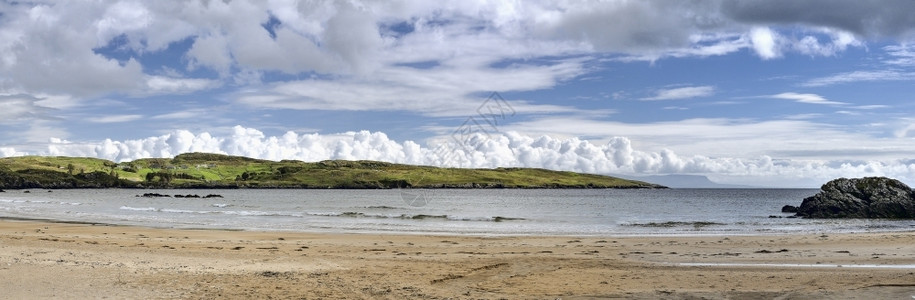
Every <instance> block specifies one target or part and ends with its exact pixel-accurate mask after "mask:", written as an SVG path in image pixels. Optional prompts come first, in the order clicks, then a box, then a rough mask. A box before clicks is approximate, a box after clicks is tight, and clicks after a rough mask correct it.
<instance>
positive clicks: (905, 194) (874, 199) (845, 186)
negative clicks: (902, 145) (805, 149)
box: [797, 177, 915, 219]
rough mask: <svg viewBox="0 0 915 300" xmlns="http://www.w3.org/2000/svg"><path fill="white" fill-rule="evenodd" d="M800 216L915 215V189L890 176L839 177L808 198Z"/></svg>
mask: <svg viewBox="0 0 915 300" xmlns="http://www.w3.org/2000/svg"><path fill="white" fill-rule="evenodd" d="M797 215H798V216H801V217H807V218H890V219H913V218H915V192H913V191H912V189H911V188H909V187H908V186H907V185H905V184H904V183H902V182H900V181H899V180H895V179H890V178H886V177H865V178H852V179H847V178H839V179H835V180H832V181H830V182H828V183H826V184H824V185H823V187H822V188H821V190H820V192H819V193H817V194H816V195H814V196H811V197H807V198H806V199H804V201H803V202H802V203H801V206H799V207H798V210H797Z"/></svg>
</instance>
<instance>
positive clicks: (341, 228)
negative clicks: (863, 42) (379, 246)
mask: <svg viewBox="0 0 915 300" xmlns="http://www.w3.org/2000/svg"><path fill="white" fill-rule="evenodd" d="M817 191H818V190H816V189H642V190H640V189H429V190H426V189H392V190H336V189H334V190H308V189H279V190H264V189H233V190H175V189H168V190H138V189H74V190H50V191H49V190H35V189H33V190H7V191H6V192H3V193H0V218H6V219H37V220H52V221H61V222H77V223H93V224H114V225H135V226H146V227H156V228H193V229H222V230H257V231H298V232H327V233H380V234H390V233H394V234H436V235H439V234H441V235H482V236H499V235H526V236H527V235H534V236H646V235H737V234H739V235H770V234H789V233H824V234H825V233H851V232H892V231H913V230H915V220H866V219H844V220H839V219H803V218H791V217H790V216H791V215H792V214H788V213H782V212H781V207H782V206H784V205H795V206H798V205H800V203H801V201H802V200H803V199H804V198H805V197H809V196H812V195H814V194H816V193H817ZM146 193H158V194H162V195H168V196H172V197H143V196H142V195H143V194H146ZM176 195H178V196H188V195H191V196H193V195H197V196H201V198H196V197H173V196H176ZM206 195H219V196H221V197H211V198H203V197H204V196H206Z"/></svg>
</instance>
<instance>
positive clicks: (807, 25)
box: [0, 0, 915, 187]
mask: <svg viewBox="0 0 915 300" xmlns="http://www.w3.org/2000/svg"><path fill="white" fill-rule="evenodd" d="M824 7H828V8H829V9H824ZM912 11H915V1H909V0H881V1H867V0H828V1H827V0H810V1H792V0H760V1H741V0H736V1H714V0H709V1H473V0H459V1H397V0H394V1H358V0H352V1H292V0H275V1H245V0H232V1H229V0H225V1H219V0H211V1H192V0H189V1H40V0H38V1H2V2H0V157H7V156H19V155H55V156H89V157H99V158H104V159H109V160H113V161H118V162H120V161H129V160H134V159H138V158H148V157H173V156H175V155H177V154H180V153H186V152H213V153H225V154H231V155H244V156H249V157H256V158H263V159H270V160H282V159H297V160H303V161H320V160H326V159H350V160H356V159H370V160H380V161H389V162H396V163H407V164H418V165H434V166H451V167H476V168H494V167H537V168H548V169H555V170H569V171H577V172H587V173H597V174H616V175H630V176H638V175H664V174H684V175H704V176H707V177H709V178H710V179H712V180H714V181H716V182H719V183H727V184H741V185H753V186H766V187H817V186H819V185H821V184H822V183H825V182H826V181H828V180H830V179H833V178H837V177H861V176H889V177H894V178H898V179H900V180H902V181H904V182H906V183H909V184H910V185H913V184H915V105H913V103H915V101H913V100H915V85H913V84H915V17H913V16H912V14H911V12H912Z"/></svg>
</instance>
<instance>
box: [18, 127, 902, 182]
mask: <svg viewBox="0 0 915 300" xmlns="http://www.w3.org/2000/svg"><path fill="white" fill-rule="evenodd" d="M439 141H440V142H439ZM439 141H435V140H430V142H429V143H427V144H426V145H421V144H419V143H416V142H413V141H404V142H398V141H395V140H392V139H390V138H388V136H387V135H386V134H384V133H382V132H369V131H359V132H346V133H340V134H297V133H294V132H287V133H285V134H283V135H281V136H267V135H265V134H264V133H263V132H261V131H259V130H256V129H252V128H245V127H242V126H235V127H233V128H232V131H231V133H230V134H227V135H225V136H213V135H211V134H210V133H207V132H201V133H197V134H195V133H192V132H190V131H186V130H178V131H174V132H172V133H169V134H165V135H161V136H156V137H148V138H144V139H138V140H125V141H112V140H105V141H102V142H99V143H74V142H69V141H66V140H60V139H53V140H52V141H51V143H50V144H49V145H48V148H47V152H46V153H41V154H45V155H55V156H58V155H59V156H88V157H97V158H103V159H109V160H113V161H129V160H135V159H139V158H148V157H173V156H175V155H178V154H181V153H187V152H210V153H222V154H229V155H241V156H248V157H254V158H261V159H268V160H282V159H296V160H303V161H321V160H327V159H344V160H378V161H386V162H393V163H404V164H414V165H432V166H442V167H465V168H495V167H530V168H546V169H553V170H567V171H575V172H586V173H596V174H624V175H647V174H704V175H710V176H712V177H713V178H715V179H717V180H719V181H721V182H727V183H739V184H751V185H762V186H767V185H768V186H782V187H785V186H789V187H790V186H803V187H812V186H816V185H818V184H821V183H822V182H825V181H826V180H829V179H832V178H835V177H840V176H877V175H880V176H893V177H896V178H899V179H901V180H904V181H909V182H912V181H915V176H913V175H912V174H915V161H824V160H788V159H775V158H772V157H770V156H766V155H760V156H758V157H755V158H730V157H707V156H701V155H692V156H687V155H678V154H677V153H675V152H674V151H671V150H668V149H664V150H661V151H643V150H639V149H636V148H634V147H633V143H632V141H631V140H630V139H628V138H626V137H613V138H611V139H610V140H609V141H608V142H606V143H594V142H591V141H588V140H582V139H579V138H574V137H573V138H554V137H550V136H547V135H542V136H528V135H524V134H519V133H517V132H504V133H495V134H490V135H484V134H479V133H477V134H475V135H472V136H470V137H469V138H468V139H467V140H462V141H458V140H455V139H450V138H448V137H446V138H445V139H444V140H439ZM467 145H472V147H467ZM25 154H27V153H22V152H19V151H16V150H15V149H13V148H9V147H6V148H0V155H2V156H16V155H25Z"/></svg>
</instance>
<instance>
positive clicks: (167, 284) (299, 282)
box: [0, 220, 915, 299]
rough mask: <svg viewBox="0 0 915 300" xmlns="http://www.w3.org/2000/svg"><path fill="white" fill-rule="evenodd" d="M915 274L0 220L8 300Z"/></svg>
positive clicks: (449, 241)
mask: <svg viewBox="0 0 915 300" xmlns="http://www.w3.org/2000/svg"><path fill="white" fill-rule="evenodd" d="M683 263H702V264H712V265H701V266H695V265H683ZM716 263H729V264H739V265H717V266H716V265H714V264H716ZM759 264H797V265H809V266H790V265H778V266H773V265H759ZM830 265H833V266H830ZM834 265H844V266H842V267H835V266H834ZM853 265H858V266H862V265H864V266H867V265H870V267H867V268H857V267H853ZM887 265H897V266H898V265H909V266H908V267H906V268H900V267H897V268H879V267H878V266H887ZM912 265H915V233H867V234H830V235H828V236H826V235H821V234H805V235H779V236H727V237H725V236H707V237H684V236H675V237H603V238H595V237H587V238H577V237H471V236H418V235H379V234H315V233H292V232H247V231H217V230H177V229H150V228H140V227H126V226H106V225H86V224H62V223H49V222H35V221H14V220H5V221H0V298H9V299H32V298H71V299H72V298H280V299H286V298H293V299H315V298H349V299H359V298H382V299H385V298H387V299H405V298H423V299H439V298H453V299H500V298H505V299H557V298H561V299H598V298H600V299H603V298H636V299H639V298H643V299H682V298H711V299H716V298H728V299H734V298H737V299H796V298H799V299H811V298H814V299H818V298H821V299H837V298H851V299H912V297H913V296H915V273H913V272H915V266H912Z"/></svg>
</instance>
